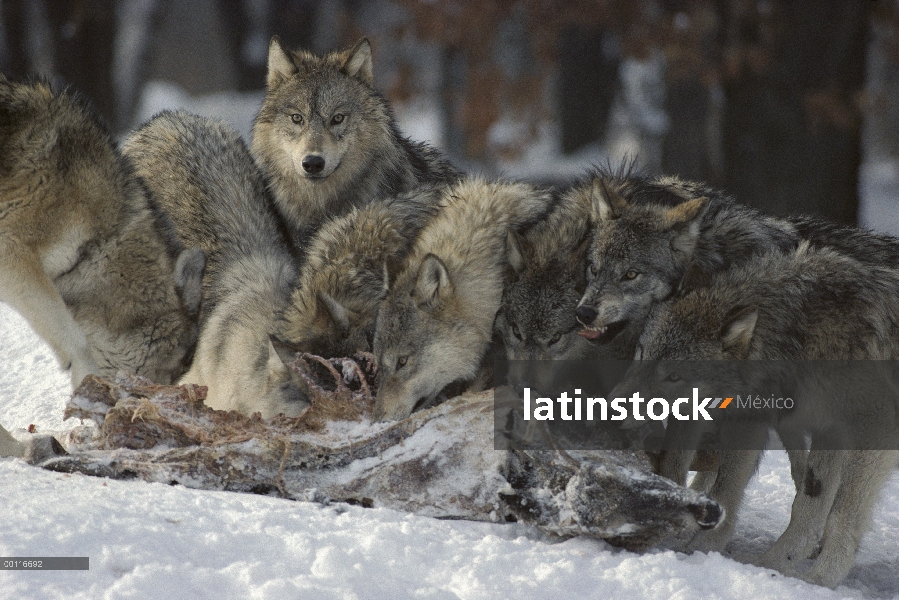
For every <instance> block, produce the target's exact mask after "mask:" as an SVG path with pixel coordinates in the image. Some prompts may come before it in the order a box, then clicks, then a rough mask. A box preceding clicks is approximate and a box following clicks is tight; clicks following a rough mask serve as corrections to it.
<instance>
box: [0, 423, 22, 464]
mask: <svg viewBox="0 0 899 600" xmlns="http://www.w3.org/2000/svg"><path fill="white" fill-rule="evenodd" d="M24 455H25V444H23V443H22V442H20V441H18V440H16V438H14V437H13V436H12V435H11V434H10V433H9V432H8V431H7V430H6V429H4V428H3V426H2V425H0V458H6V457H8V456H16V457H22V456H24Z"/></svg>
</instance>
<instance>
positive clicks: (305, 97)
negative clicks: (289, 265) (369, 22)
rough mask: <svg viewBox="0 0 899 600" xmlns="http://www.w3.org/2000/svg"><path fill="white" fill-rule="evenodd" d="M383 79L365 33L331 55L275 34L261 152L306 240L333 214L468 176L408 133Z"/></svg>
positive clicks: (258, 124) (259, 131)
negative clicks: (376, 82)
mask: <svg viewBox="0 0 899 600" xmlns="http://www.w3.org/2000/svg"><path fill="white" fill-rule="evenodd" d="M373 79H374V77H373V72H372V58H371V46H370V45H369V43H368V40H367V39H365V38H363V39H361V40H360V41H359V42H358V43H357V44H356V45H355V46H354V47H353V48H351V49H350V50H345V51H342V52H333V53H330V54H328V55H326V56H315V55H313V54H311V53H309V52H306V51H302V50H301V51H296V52H292V51H288V50H286V49H285V48H284V46H283V45H282V44H281V42H280V40H279V39H278V38H277V37H275V38H273V39H272V40H271V44H270V45H269V56H268V76H267V85H268V90H267V93H266V96H265V100H264V101H263V103H262V107H261V108H260V110H259V114H258V115H257V117H256V121H255V124H254V126H253V143H252V151H253V155H254V156H255V158H256V160H257V161H258V162H259V164H260V165H261V166H262V169H263V170H264V171H265V173H266V175H267V177H268V180H269V185H270V187H271V190H272V192H273V195H274V199H275V203H276V206H277V207H278V210H279V211H281V213H282V214H283V215H284V217H285V220H286V221H287V223H288V225H289V226H290V228H291V230H292V231H293V233H294V240H295V242H296V243H297V244H298V245H299V246H300V247H305V244H306V242H307V241H308V240H307V239H306V238H307V235H308V233H309V232H310V231H312V230H315V229H317V228H318V226H319V224H320V223H321V222H322V220H323V219H325V218H326V217H328V216H339V215H342V214H345V213H347V212H349V210H350V209H351V208H352V207H353V206H359V205H362V204H365V203H367V202H370V201H372V200H376V199H379V198H387V197H391V196H394V195H397V194H400V193H402V192H406V191H410V190H412V189H413V188H415V187H417V186H419V185H421V184H426V183H449V182H452V181H455V180H456V179H457V178H458V175H459V174H458V172H457V171H456V169H455V168H454V167H453V166H452V165H450V164H449V163H448V162H447V161H446V160H445V159H443V158H442V157H441V156H440V154H439V153H438V152H437V151H436V150H435V149H433V148H431V147H429V146H427V145H425V144H422V143H416V142H412V141H410V140H408V139H407V138H405V137H403V136H402V135H401V134H400V132H399V130H398V129H397V126H396V122H395V120H394V117H393V113H392V111H391V109H390V106H389V105H388V103H387V101H386V100H385V99H384V97H383V96H381V95H380V94H379V93H378V92H376V91H375V89H374V88H373V87H372V85H373Z"/></svg>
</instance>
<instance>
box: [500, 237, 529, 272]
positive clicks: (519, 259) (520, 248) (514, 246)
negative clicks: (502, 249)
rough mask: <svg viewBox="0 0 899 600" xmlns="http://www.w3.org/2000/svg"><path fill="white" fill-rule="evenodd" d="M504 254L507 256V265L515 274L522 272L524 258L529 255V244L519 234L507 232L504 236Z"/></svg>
mask: <svg viewBox="0 0 899 600" xmlns="http://www.w3.org/2000/svg"><path fill="white" fill-rule="evenodd" d="M506 252H507V253H508V256H509V265H511V267H512V269H513V270H514V271H515V272H516V273H521V272H522V271H524V267H525V263H526V262H527V261H526V258H525V257H526V256H527V255H528V254H530V244H528V241H527V240H526V239H525V238H524V237H523V236H522V235H520V234H518V233H516V232H514V231H509V233H508V234H507V235H506Z"/></svg>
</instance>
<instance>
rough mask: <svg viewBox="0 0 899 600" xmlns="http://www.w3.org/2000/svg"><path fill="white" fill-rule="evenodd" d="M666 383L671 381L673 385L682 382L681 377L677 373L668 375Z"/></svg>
mask: <svg viewBox="0 0 899 600" xmlns="http://www.w3.org/2000/svg"><path fill="white" fill-rule="evenodd" d="M665 381H670V382H672V383H675V382H678V381H680V375H678V374H677V373H668V377H666V378H665Z"/></svg>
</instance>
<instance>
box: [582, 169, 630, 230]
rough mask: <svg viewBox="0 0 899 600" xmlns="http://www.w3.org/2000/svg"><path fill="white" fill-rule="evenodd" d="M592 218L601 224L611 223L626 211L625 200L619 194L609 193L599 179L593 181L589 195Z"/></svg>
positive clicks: (626, 204)
mask: <svg viewBox="0 0 899 600" xmlns="http://www.w3.org/2000/svg"><path fill="white" fill-rule="evenodd" d="M591 201H592V205H593V213H594V218H596V220H597V222H599V223H602V222H605V221H611V220H612V219H617V218H618V217H620V216H621V213H623V212H624V211H625V210H627V206H628V203H627V200H625V199H624V198H623V197H622V196H621V195H620V194H618V193H616V192H613V191H611V190H610V189H609V188H608V187H607V186H606V182H605V181H603V180H602V178H601V177H596V178H595V179H594V180H593V192H592V194H591Z"/></svg>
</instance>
